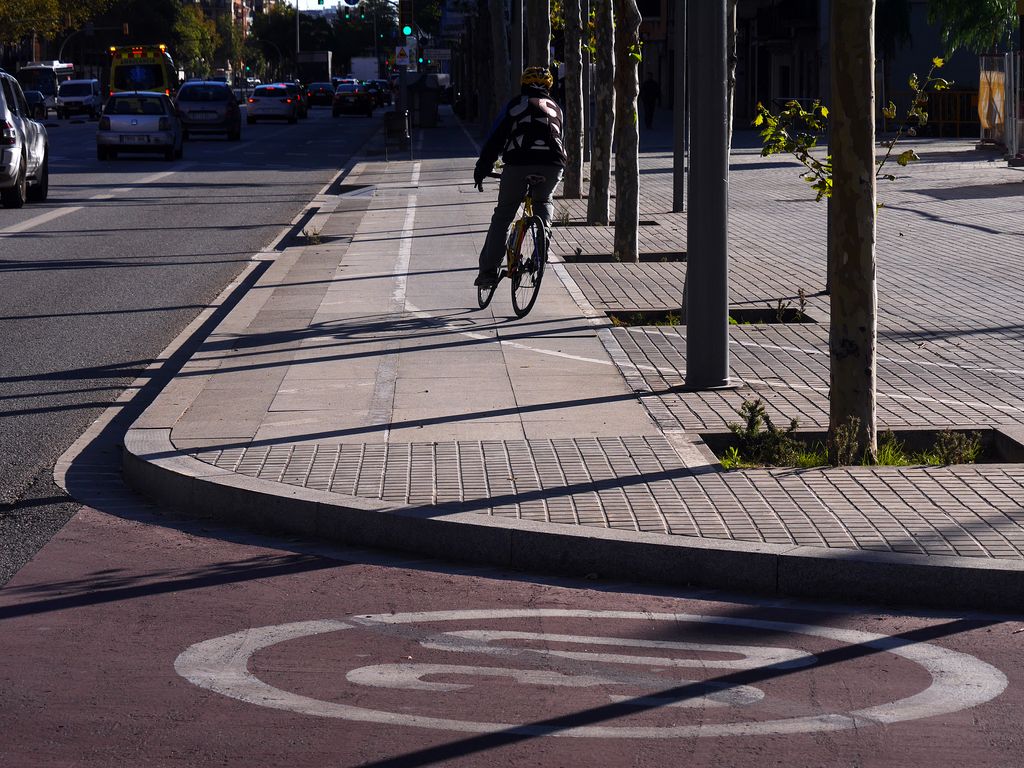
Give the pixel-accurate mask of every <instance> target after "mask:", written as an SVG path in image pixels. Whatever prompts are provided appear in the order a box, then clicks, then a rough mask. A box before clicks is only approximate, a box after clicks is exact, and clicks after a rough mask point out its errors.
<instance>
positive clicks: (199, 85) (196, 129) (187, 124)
mask: <svg viewBox="0 0 1024 768" xmlns="http://www.w3.org/2000/svg"><path fill="white" fill-rule="evenodd" d="M177 103H178V116H179V117H180V118H181V130H182V138H183V139H186V140H187V139H188V138H189V136H190V135H192V134H198V133H223V134H224V135H226V136H227V138H228V139H229V140H231V141H238V140H239V139H240V138H241V137H242V111H241V110H240V109H239V108H238V99H236V98H235V94H234V92H233V91H232V90H231V88H230V87H229V86H228V84H227V83H222V82H218V81H215V80H199V81H189V82H187V83H185V84H184V85H183V86H181V89H180V90H179V91H178V98H177Z"/></svg>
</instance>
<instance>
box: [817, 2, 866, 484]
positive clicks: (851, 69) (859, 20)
mask: <svg viewBox="0 0 1024 768" xmlns="http://www.w3.org/2000/svg"><path fill="white" fill-rule="evenodd" d="M874 14H875V0H833V3H832V22H831V35H832V41H831V49H832V115H831V123H832V129H831V145H830V149H831V150H832V245H833V252H834V256H835V258H832V259H830V266H829V271H830V273H831V274H830V277H831V285H832V299H831V318H830V328H829V353H830V362H831V366H830V386H831V394H830V398H829V401H830V409H829V437H828V451H829V459H830V460H831V461H832V462H833V463H837V464H839V463H842V464H845V463H850V462H851V461H853V460H859V459H860V458H861V457H866V458H868V459H869V460H870V461H874V460H875V458H876V455H877V435H876V421H875V379H876V366H877V347H876V345H877V333H878V327H877V324H878V318H877V305H878V297H877V292H876V287H875V215H876V205H875V122H874V118H875V40H874V29H875V25H874Z"/></svg>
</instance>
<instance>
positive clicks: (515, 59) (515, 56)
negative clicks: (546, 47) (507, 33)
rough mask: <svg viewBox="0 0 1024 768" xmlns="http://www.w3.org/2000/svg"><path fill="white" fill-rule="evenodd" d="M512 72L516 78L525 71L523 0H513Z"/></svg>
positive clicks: (517, 79)
mask: <svg viewBox="0 0 1024 768" xmlns="http://www.w3.org/2000/svg"><path fill="white" fill-rule="evenodd" d="M511 13H512V74H513V76H514V77H515V80H516V81H517V82H518V81H519V76H520V75H521V74H522V73H523V0H512V11H511Z"/></svg>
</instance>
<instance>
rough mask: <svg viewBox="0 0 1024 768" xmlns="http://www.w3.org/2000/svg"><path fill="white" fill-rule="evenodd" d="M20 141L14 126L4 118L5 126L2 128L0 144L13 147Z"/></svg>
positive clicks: (0, 130)
mask: <svg viewBox="0 0 1024 768" xmlns="http://www.w3.org/2000/svg"><path fill="white" fill-rule="evenodd" d="M17 141H18V134H16V133H15V132H14V126H13V125H11V124H10V123H9V122H7V121H6V120H4V123H3V128H2V129H0V144H2V145H3V146H5V147H13V146H14V145H15V143H16V142H17Z"/></svg>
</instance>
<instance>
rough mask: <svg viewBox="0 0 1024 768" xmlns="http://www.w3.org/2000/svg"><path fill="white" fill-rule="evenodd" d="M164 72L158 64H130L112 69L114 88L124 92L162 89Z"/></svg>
mask: <svg viewBox="0 0 1024 768" xmlns="http://www.w3.org/2000/svg"><path fill="white" fill-rule="evenodd" d="M163 83H164V71H163V69H161V68H160V65H159V64H132V65H131V66H130V67H115V68H114V87H115V88H119V89H121V90H124V91H152V90H154V89H157V88H159V89H162V88H163Z"/></svg>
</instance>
